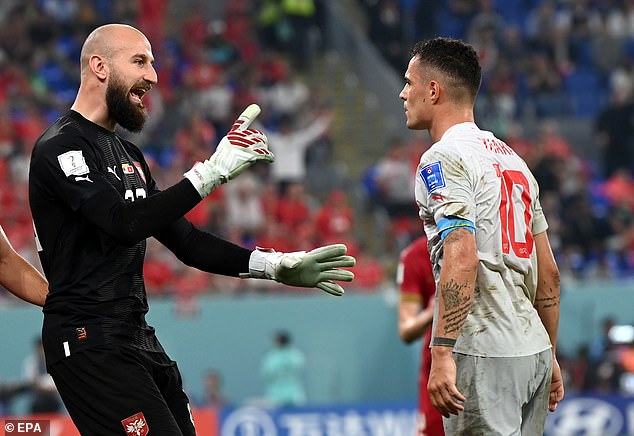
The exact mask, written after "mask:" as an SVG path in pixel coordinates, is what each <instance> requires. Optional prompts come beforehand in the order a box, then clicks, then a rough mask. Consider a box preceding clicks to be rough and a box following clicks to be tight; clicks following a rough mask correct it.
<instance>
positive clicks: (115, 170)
mask: <svg viewBox="0 0 634 436" xmlns="http://www.w3.org/2000/svg"><path fill="white" fill-rule="evenodd" d="M108 172H109V173H112V174H114V176H115V177H116V178H117V180H119V181H121V178H120V177H119V174H117V166H116V165H113V166H111V167H108Z"/></svg>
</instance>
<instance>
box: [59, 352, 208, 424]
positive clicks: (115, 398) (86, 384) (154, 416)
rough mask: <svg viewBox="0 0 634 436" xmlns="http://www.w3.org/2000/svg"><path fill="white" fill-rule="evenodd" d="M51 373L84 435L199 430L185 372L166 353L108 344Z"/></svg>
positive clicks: (70, 359) (68, 359) (65, 361)
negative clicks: (187, 392)
mask: <svg viewBox="0 0 634 436" xmlns="http://www.w3.org/2000/svg"><path fill="white" fill-rule="evenodd" d="M49 372H50V374H51V376H52V377H53V380H54V381H55V385H56V386H57V390H58V391H59V394H60V395H61V397H62V400H63V401H64V404H65V405H66V409H67V410H68V413H69V414H70V416H71V418H72V419H73V422H74V423H75V425H76V426H77V429H78V430H79V432H80V433H81V434H82V435H88V436H112V435H137V434H139V435H145V434H148V433H149V434H151V435H152V436H158V435H169V436H180V435H183V436H190V435H195V434H196V430H195V428H194V423H193V418H192V416H191V409H190V407H189V399H188V398H187V395H186V394H185V392H184V391H183V382H182V379H181V375H180V372H179V370H178V367H177V366H176V362H174V361H173V360H171V359H170V358H169V357H168V356H167V354H165V353H162V352H161V353H156V352H147V351H142V350H138V349H136V348H132V347H122V346H112V345H103V346H97V347H94V348H90V349H87V350H82V351H81V352H79V353H76V354H71V355H70V356H68V357H66V358H65V359H62V360H61V361H59V362H57V363H55V364H53V365H52V366H51V367H50V368H49ZM136 430H139V432H138V433H137V432H136Z"/></svg>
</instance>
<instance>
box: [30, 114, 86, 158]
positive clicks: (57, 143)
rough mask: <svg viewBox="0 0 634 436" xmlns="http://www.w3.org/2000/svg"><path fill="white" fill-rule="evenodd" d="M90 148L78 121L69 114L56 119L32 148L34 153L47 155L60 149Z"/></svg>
mask: <svg viewBox="0 0 634 436" xmlns="http://www.w3.org/2000/svg"><path fill="white" fill-rule="evenodd" d="M86 147H90V141H88V139H87V134H86V131H85V129H84V128H83V126H82V125H81V123H80V122H78V120H76V119H75V118H74V117H72V116H71V113H67V114H64V115H62V116H60V117H59V118H57V120H55V121H54V122H53V123H52V124H51V125H50V126H48V128H46V130H44V132H43V133H42V134H41V135H40V137H39V138H38V139H37V141H36V143H35V147H34V151H35V152H39V153H47V152H55V151H56V150H59V149H60V148H68V149H70V148H80V149H85V148H86Z"/></svg>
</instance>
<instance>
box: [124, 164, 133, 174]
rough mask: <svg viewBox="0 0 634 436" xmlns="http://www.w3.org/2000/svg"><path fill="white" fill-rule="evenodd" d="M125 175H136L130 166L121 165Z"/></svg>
mask: <svg viewBox="0 0 634 436" xmlns="http://www.w3.org/2000/svg"><path fill="white" fill-rule="evenodd" d="M121 170H122V171H123V174H134V167H133V166H132V165H130V164H121Z"/></svg>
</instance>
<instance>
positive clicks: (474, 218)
mask: <svg viewBox="0 0 634 436" xmlns="http://www.w3.org/2000/svg"><path fill="white" fill-rule="evenodd" d="M415 189H416V202H417V204H418V206H419V209H420V217H421V219H422V220H423V223H424V226H425V232H426V234H427V237H428V239H429V245H430V255H431V261H432V264H433V265H434V275H435V278H436V284H438V280H439V276H440V268H441V266H442V262H443V259H442V257H443V256H442V254H443V243H442V241H441V239H440V235H439V233H438V223H439V222H440V220H441V219H443V218H446V217H458V218H462V219H467V220H469V221H471V222H472V223H474V226H475V237H476V242H477V249H478V258H479V260H480V263H479V266H478V275H477V281H476V286H475V295H474V300H473V306H472V308H471V311H470V312H469V314H468V315H467V319H466V321H465V324H464V326H463V329H462V332H461V334H460V336H459V337H458V340H457V342H456V345H455V347H454V351H456V352H459V353H463V354H469V355H475V356H485V357H515V356H528V355H532V354H535V353H539V352H541V351H544V350H546V349H548V348H550V346H551V345H550V340H549V337H548V333H547V331H546V329H545V327H544V325H543V324H542V322H541V320H540V318H539V316H538V314H537V311H536V310H535V308H534V307H533V302H534V300H535V293H536V290H537V255H536V252H535V243H534V239H533V236H534V235H535V234H538V233H541V232H544V231H545V230H546V229H547V228H548V224H547V223H546V219H545V217H544V213H543V211H542V208H541V205H540V203H539V188H538V185H537V181H536V180H535V178H534V177H533V175H532V174H531V172H530V170H529V169H528V167H527V166H526V163H525V162H524V161H523V159H522V158H520V157H519V156H518V155H517V154H516V153H515V152H514V151H513V150H512V149H511V148H510V147H508V146H507V145H506V144H505V143H504V142H502V141H501V140H499V139H497V138H496V137H495V136H494V135H493V134H492V133H491V132H486V131H483V130H480V129H479V128H478V126H476V125H475V124H474V123H471V122H468V123H462V124H458V125H454V126H452V127H451V128H449V129H448V130H447V131H446V132H445V134H444V135H443V137H442V138H441V139H440V141H438V142H437V143H435V144H434V145H433V146H432V147H431V148H430V149H429V150H428V151H427V152H425V153H424V154H423V156H422V157H421V160H420V164H419V166H418V169H417V176H416V188H415ZM436 298H438V296H436ZM437 310H438V304H436V311H437ZM436 318H437V317H434V319H436ZM435 327H436V326H435V322H434V329H435Z"/></svg>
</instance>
